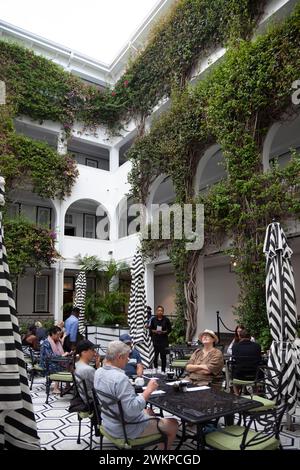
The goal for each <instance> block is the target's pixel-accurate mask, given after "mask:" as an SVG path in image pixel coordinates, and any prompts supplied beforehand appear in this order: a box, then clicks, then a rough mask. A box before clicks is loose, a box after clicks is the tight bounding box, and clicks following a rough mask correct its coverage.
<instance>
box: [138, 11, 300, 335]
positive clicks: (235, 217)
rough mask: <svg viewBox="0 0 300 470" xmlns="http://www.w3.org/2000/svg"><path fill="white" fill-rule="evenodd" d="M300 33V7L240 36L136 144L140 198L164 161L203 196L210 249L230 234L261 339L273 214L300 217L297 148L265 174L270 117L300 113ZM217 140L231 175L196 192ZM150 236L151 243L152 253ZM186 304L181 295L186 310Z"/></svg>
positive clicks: (177, 181)
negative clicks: (298, 96)
mask: <svg viewBox="0 0 300 470" xmlns="http://www.w3.org/2000/svg"><path fill="white" fill-rule="evenodd" d="M299 40H300V7H299V6H298V7H297V8H296V9H295V11H294V13H293V14H292V15H291V16H290V17H289V18H287V19H286V20H285V21H284V22H283V23H281V24H279V25H277V26H273V27H272V28H271V29H270V30H269V31H268V32H267V33H265V34H264V35H262V36H259V37H258V38H257V39H256V40H254V41H253V40H252V41H249V40H247V39H242V40H240V41H238V42H235V43H233V44H232V45H231V46H230V47H229V49H228V52H227V54H226V56H225V58H224V59H223V61H222V62H221V63H220V64H219V65H218V66H216V67H214V69H213V70H212V72H210V74H209V75H208V76H207V77H206V79H204V80H202V81H201V82H199V83H198V84H197V85H196V86H194V87H191V86H187V87H186V89H185V90H183V91H182V92H181V91H180V90H179V92H178V90H177V91H176V93H175V95H176V96H175V99H174V102H173V103H172V106H171V108H170V110H169V111H167V112H166V113H165V114H164V115H163V116H162V117H161V118H160V119H159V120H157V121H156V122H155V123H154V125H153V126H152V128H151V131H150V133H149V134H147V135H146V136H145V137H144V138H140V139H139V140H137V142H136V144H135V146H134V147H133V148H132V149H131V150H130V152H129V155H130V158H131V160H132V162H133V170H132V174H131V183H132V184H133V192H134V193H135V194H136V195H137V194H139V191H140V188H143V192H142V193H140V197H144V196H145V194H146V190H148V189H149V186H150V185H151V182H152V181H153V178H154V177H155V176H157V175H158V174H159V169H161V171H162V172H164V173H166V174H168V175H170V176H171V178H172V181H173V183H174V187H175V192H176V199H177V201H179V202H181V203H184V202H191V200H192V199H194V202H201V203H203V204H204V206H205V242H206V243H205V247H206V248H207V247H208V246H209V245H210V244H219V246H220V247H221V244H222V242H223V241H224V237H225V236H226V237H228V238H229V239H230V240H231V242H232V246H231V249H230V253H231V254H232V256H234V257H235V259H236V261H237V268H236V271H237V275H238V279H239V284H240V298H239V303H238V306H237V309H236V313H237V315H238V316H239V318H240V320H242V321H243V323H245V324H246V325H248V326H250V328H251V330H252V332H253V334H255V335H257V337H259V332H260V331H261V328H262V327H263V326H264V325H265V324H266V321H267V320H266V310H265V300H264V299H265V293H264V286H265V272H264V270H265V260H264V255H263V252H262V244H263V239H264V235H265V230H266V225H267V224H268V223H270V222H271V221H272V219H273V218H276V219H277V220H280V221H282V222H283V223H284V221H285V220H286V218H287V217H288V216H293V217H299V208H300V203H299V176H300V166H299V161H300V158H299V156H297V155H296V154H294V155H293V158H292V160H291V162H290V163H289V164H288V165H287V167H286V168H284V169H280V168H279V167H278V166H276V165H275V166H274V167H273V168H271V170H270V171H268V172H267V173H263V168H262V162H261V152H262V145H263V140H264V137H265V135H266V132H267V130H268V129H269V128H270V126H271V125H272V123H273V122H276V121H278V120H281V119H285V120H286V119H288V116H290V118H291V119H292V118H293V117H294V116H296V115H297V113H298V112H299V110H298V109H297V108H296V107H295V106H294V105H292V103H291V95H292V88H291V85H292V83H293V81H294V80H296V79H298V78H299V76H300V58H299V54H298V52H297V51H298V44H299ZM212 143H218V144H219V145H220V147H221V149H222V153H223V155H224V159H225V166H226V170H227V179H226V180H225V181H222V182H220V183H218V184H216V185H215V186H214V187H212V188H211V190H210V191H209V192H208V194H206V195H202V196H193V182H194V175H195V171H194V170H195V167H196V165H197V163H198V161H199V159H200V158H201V156H202V155H203V154H204V152H205V150H206V149H207V148H208V147H209V146H210V145H211V144H212ZM159 242H160V241H159ZM151 243H153V241H151V242H149V241H147V240H145V241H144V245H148V247H150V251H151V249H152V248H151ZM169 250H170V256H171V259H172V261H173V263H174V265H175V266H181V268H182V267H183V266H186V267H187V266H189V264H188V258H189V256H190V254H189V253H188V252H185V251H184V250H183V251H182V250H178V247H177V243H175V242H174V243H173V246H172V241H171V242H170V243H169ZM145 251H147V249H145ZM172 253H173V255H172ZM186 277H187V278H189V272H188V270H185V274H184V273H182V272H181V276H180V279H178V281H179V282H178V295H179V296H180V298H181V299H183V296H182V292H183V285H184V283H185V282H186V280H185V278H186ZM185 309H186V305H184V302H181V303H180V307H179V311H180V312H181V315H182V316H183V315H184V314H185Z"/></svg>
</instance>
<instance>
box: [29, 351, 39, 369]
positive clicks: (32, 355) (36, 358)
mask: <svg viewBox="0 0 300 470" xmlns="http://www.w3.org/2000/svg"><path fill="white" fill-rule="evenodd" d="M29 353H30V359H31V362H32V365H33V366H34V364H37V363H38V362H40V352H39V351H34V350H33V349H32V348H30V347H29Z"/></svg>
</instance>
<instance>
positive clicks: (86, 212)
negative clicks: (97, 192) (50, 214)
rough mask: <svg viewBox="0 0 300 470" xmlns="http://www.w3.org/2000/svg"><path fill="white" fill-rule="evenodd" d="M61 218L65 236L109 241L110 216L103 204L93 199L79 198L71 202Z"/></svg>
mask: <svg viewBox="0 0 300 470" xmlns="http://www.w3.org/2000/svg"><path fill="white" fill-rule="evenodd" d="M63 216H64V219H63V220H64V234H65V235H69V236H76V237H83V238H97V239H99V240H109V239H110V227H111V220H110V214H109V212H108V210H107V209H106V207H105V206H104V204H102V203H100V202H99V201H96V200H95V199H89V198H80V199H76V200H75V201H72V203H70V204H69V205H68V207H67V208H66V210H65V212H64V214H63Z"/></svg>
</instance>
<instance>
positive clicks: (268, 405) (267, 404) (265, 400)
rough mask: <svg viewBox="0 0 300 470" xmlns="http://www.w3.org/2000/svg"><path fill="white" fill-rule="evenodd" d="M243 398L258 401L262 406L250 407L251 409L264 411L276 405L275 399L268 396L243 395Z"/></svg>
mask: <svg viewBox="0 0 300 470" xmlns="http://www.w3.org/2000/svg"><path fill="white" fill-rule="evenodd" d="M243 398H248V400H249V399H251V400H255V401H259V403H261V404H262V406H258V407H257V408H252V409H251V412H252V411H255V412H256V411H264V410H270V409H272V408H274V407H275V406H276V403H275V401H273V400H269V399H268V398H264V397H260V396H259V395H252V396H251V397H250V396H249V395H244V396H243Z"/></svg>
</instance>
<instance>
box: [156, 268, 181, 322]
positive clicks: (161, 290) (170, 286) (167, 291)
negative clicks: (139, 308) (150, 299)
mask: <svg viewBox="0 0 300 470" xmlns="http://www.w3.org/2000/svg"><path fill="white" fill-rule="evenodd" d="M175 285H176V284H175V277H174V275H173V274H163V275H161V276H155V278H154V303H155V307H154V308H156V306H157V305H162V306H163V307H164V308H165V314H166V315H170V314H172V315H174V313H175ZM153 313H154V312H153Z"/></svg>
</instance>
